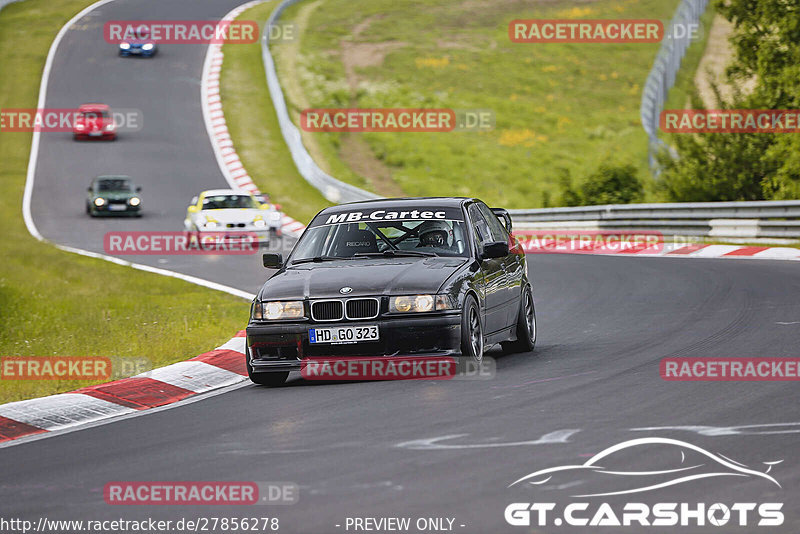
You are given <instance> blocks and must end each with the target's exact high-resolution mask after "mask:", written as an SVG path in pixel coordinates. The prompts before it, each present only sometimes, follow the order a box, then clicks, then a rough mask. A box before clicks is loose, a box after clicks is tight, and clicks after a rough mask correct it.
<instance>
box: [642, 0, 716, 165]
mask: <svg viewBox="0 0 800 534" xmlns="http://www.w3.org/2000/svg"><path fill="white" fill-rule="evenodd" d="M707 7H708V0H683V1H682V2H681V3H680V5H679V6H678V9H677V11H676V12H675V16H674V17H672V21H670V24H669V27H668V28H666V35H668V36H670V37H669V38H666V39H664V42H663V43H662V44H661V49H660V50H659V51H658V55H656V59H655V62H654V63H653V68H652V70H651V71H650V74H649V75H648V76H647V81H646V82H645V85H644V91H643V92H642V107H641V118H642V126H643V127H644V131H645V132H647V137H649V139H650V142H649V146H648V159H649V161H650V168H651V169H654V168H655V167H656V160H655V154H656V152H657V151H658V150H659V149H660V148H661V147H662V146H664V143H663V142H662V141H661V140H660V139H659V138H658V128H659V119H660V117H661V112H662V111H663V109H664V102H665V101H666V99H667V94H668V93H669V90H670V89H671V88H672V86H673V85H674V84H675V76H676V75H677V74H678V70H679V69H680V68H681V61H682V60H683V56H685V55H686V50H687V49H688V48H689V45H691V44H692V38H691V35H690V32H688V31H687V32H686V33H685V36H684V37H682V38H675V37H674V35H675V34H676V32H675V30H676V28H681V27H682V28H683V29H684V30H686V29H687V28H690V27H692V26H691V25H693V24H699V23H700V17H701V16H702V15H703V13H705V10H706V8H707Z"/></svg>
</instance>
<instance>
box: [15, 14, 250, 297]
mask: <svg viewBox="0 0 800 534" xmlns="http://www.w3.org/2000/svg"><path fill="white" fill-rule="evenodd" d="M114 1H115V0H100V1H99V2H95V3H94V4H92V5H90V6H88V7H86V8H85V9H83V10H82V11H81V12H80V13H78V14H77V15H75V16H74V17H72V18H71V19H70V20H69V21H68V22H67V23H66V24H65V25H64V26H62V27H61V29H60V30H59V31H58V33H57V34H56V37H55V39H53V43H52V44H51V45H50V50H49V51H48V52H47V59H46V61H45V64H44V70H43V71H42V81H41V83H40V85H39V100H38V103H37V107H38V108H39V109H42V108H44V107H45V104H46V102H47V85H48V83H49V81H50V70H51V69H52V68H53V61H54V58H55V55H56V52H57V51H58V45H59V44H61V40H62V39H63V37H64V35H65V34H66V33H67V31H69V29H70V28H71V27H72V26H73V25H74V24H75V23H76V22H78V21H79V20H80V19H81V18H83V17H84V16H86V15H87V14H88V13H90V12H92V11H93V10H95V9H97V8H98V7H101V6H104V5H106V4H109V3H111V2H114ZM211 46H214V45H209V48H210V47H211ZM40 136H41V133H40V132H38V131H35V132H33V139H32V141H31V154H30V157H29V158H28V172H27V174H26V178H25V193H24V194H23V196H22V219H23V220H24V221H25V227H26V228H27V229H28V232H29V233H30V234H31V235H32V236H33V237H35V238H36V239H38V240H39V241H42V242H44V243H50V242H49V241H48V240H47V239H45V238H44V237H43V236H42V234H40V233H39V229H38V228H37V227H36V223H34V221H33V216H32V215H31V199H32V197H33V181H34V178H35V174H36V165H37V162H38V156H39V138H40ZM56 247H57V248H59V249H60V250H63V251H65V252H72V253H74V254H80V255H82V256H88V257H90V258H96V259H100V260H105V261H109V262H111V263H116V264H117V265H124V266H126V267H133V268H134V269H139V270H140V271H147V272H151V273H154V274H160V275H162V276H169V277H171V278H178V279H180V280H183V281H184V282H189V283H192V284H196V285H199V286H203V287H207V288H209V289H214V290H216V291H222V292H225V293H229V294H231V295H235V296H237V297H241V298H244V299H247V300H252V299H253V298H255V295H253V294H252V293H248V292H246V291H241V290H239V289H235V288H232V287H229V286H226V285H223V284H218V283H216V282H212V281H210V280H204V279H202V278H197V277H194V276H189V275H185V274H181V273H177V272H174V271H168V270H166V269H159V268H157V267H150V266H148V265H141V264H137V263H131V262H129V261H125V260H120V259H118V258H114V257H112V256H106V255H105V254H99V253H96V252H90V251H88V250H83V249H79V248H75V247H68V246H64V245H58V244H56Z"/></svg>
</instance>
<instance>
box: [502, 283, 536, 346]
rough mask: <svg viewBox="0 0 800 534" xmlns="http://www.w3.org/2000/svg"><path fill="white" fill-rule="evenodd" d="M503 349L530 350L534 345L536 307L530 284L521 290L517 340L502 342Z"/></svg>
mask: <svg viewBox="0 0 800 534" xmlns="http://www.w3.org/2000/svg"><path fill="white" fill-rule="evenodd" d="M502 346H503V350H504V351H505V352H508V353H512V352H531V351H532V350H533V349H534V347H535V346H536V308H535V307H534V304H533V293H532V292H531V288H530V286H528V287H526V288H525V289H524V290H523V292H522V298H521V299H520V302H519V314H518V315H517V340H516V341H506V342H504V343H502Z"/></svg>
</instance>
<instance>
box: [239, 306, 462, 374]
mask: <svg viewBox="0 0 800 534" xmlns="http://www.w3.org/2000/svg"><path fill="white" fill-rule="evenodd" d="M366 325H377V326H378V331H379V335H380V339H379V340H378V341H369V342H362V343H350V344H327V343H325V344H322V343H319V344H317V343H315V344H312V343H309V340H308V331H309V329H311V328H335V327H337V326H366ZM247 349H248V353H249V355H250V358H249V361H250V366H251V367H252V368H253V371H254V372H270V371H298V370H300V367H301V360H303V359H304V358H314V357H319V358H323V357H324V358H330V357H337V356H339V357H350V358H352V357H359V356H361V357H365V358H368V357H375V356H386V357H392V356H421V355H425V356H450V355H456V354H460V353H461V314H460V313H459V312H448V313H442V314H436V315H430V316H414V317H382V318H376V319H373V320H366V321H342V322H336V323H313V322H310V321H307V322H299V323H264V322H251V323H250V324H249V325H248V326H247Z"/></svg>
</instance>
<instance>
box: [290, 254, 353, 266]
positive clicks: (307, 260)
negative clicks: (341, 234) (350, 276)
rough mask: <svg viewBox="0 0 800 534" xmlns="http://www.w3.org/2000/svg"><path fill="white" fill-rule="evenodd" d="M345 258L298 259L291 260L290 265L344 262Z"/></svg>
mask: <svg viewBox="0 0 800 534" xmlns="http://www.w3.org/2000/svg"><path fill="white" fill-rule="evenodd" d="M346 259H347V258H337V257H335V256H314V257H313V258H300V259H299V260H292V265H297V264H298V263H311V262H314V263H322V262H323V261H334V260H346Z"/></svg>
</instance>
